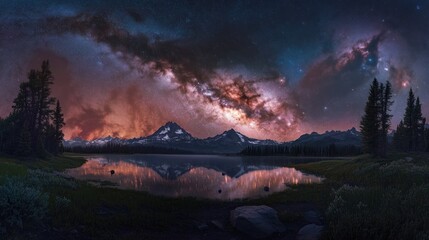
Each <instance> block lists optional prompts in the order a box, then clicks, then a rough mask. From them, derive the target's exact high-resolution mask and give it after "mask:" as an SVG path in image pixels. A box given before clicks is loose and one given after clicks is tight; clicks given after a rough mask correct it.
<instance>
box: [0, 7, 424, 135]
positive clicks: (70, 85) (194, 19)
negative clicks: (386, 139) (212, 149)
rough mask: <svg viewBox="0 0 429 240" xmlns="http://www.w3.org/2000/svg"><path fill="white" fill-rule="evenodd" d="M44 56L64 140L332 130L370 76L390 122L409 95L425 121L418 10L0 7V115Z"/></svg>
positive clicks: (357, 105)
mask: <svg viewBox="0 0 429 240" xmlns="http://www.w3.org/2000/svg"><path fill="white" fill-rule="evenodd" d="M43 59H49V60H50V62H51V66H52V71H53V73H54V77H55V84H54V86H53V94H54V95H55V96H56V97H57V98H59V99H60V101H61V103H62V105H63V110H64V113H65V118H66V124H67V125H66V127H65V129H64V131H65V137H66V138H73V137H82V138H85V139H93V138H97V137H105V136H108V135H111V136H116V137H126V138H131V137H139V136H144V135H148V134H151V133H152V132H154V131H155V130H156V129H157V128H158V127H160V126H161V125H162V124H164V123H165V122H167V121H175V122H177V123H178V124H179V125H181V126H182V127H184V128H185V129H187V130H188V131H189V132H190V133H191V134H192V135H194V136H196V137H201V138H203V137H208V136H212V135H214V134H218V133H219V132H222V131H224V130H226V129H229V128H235V129H236V130H238V131H240V132H242V133H244V134H246V135H248V136H250V137H255V138H262V139H266V138H271V139H275V140H281V141H283V140H292V139H294V138H296V137H298V136H300V135H301V134H303V133H307V132H312V131H319V132H321V131H326V130H331V129H339V130H344V129H348V128H351V127H357V126H358V124H359V120H360V116H361V115H362V113H363V107H364V104H365V100H366V97H367V91H368V88H369V84H370V82H371V81H372V79H373V78H374V77H376V78H378V79H379V80H380V81H381V82H384V81H386V80H389V81H391V83H392V85H393V88H394V95H395V99H394V100H395V103H394V105H393V107H392V112H393V114H394V115H395V117H394V119H393V124H394V125H396V124H397V122H398V120H399V119H400V118H401V117H402V115H403V111H404V107H405V101H406V95H407V92H408V90H409V88H410V87H412V88H413V89H414V90H415V92H416V94H417V95H418V96H420V97H421V100H422V104H423V113H424V115H425V116H429V105H428V103H429V95H428V94H426V93H427V92H428V90H429V86H428V81H429V79H428V77H427V76H429V68H427V66H428V64H429V2H428V1H425V0H380V1H369V0H363V1H351V0H350V1H348V0H347V1H344V0H328V1H310V0H301V1H298V0H285V1H256V0H255V1H157V0H153V1H113V0H98V1H97V0H94V1H84V0H69V1H60V0H52V1H46V0H40V1H28V0H27V1H24V0H16V1H0V96H1V98H0V116H3V117H4V116H7V114H8V113H9V112H10V111H11V104H12V101H13V99H14V97H15V96H16V93H17V90H18V86H19V83H20V82H22V81H25V80H26V75H27V72H28V71H29V70H30V69H31V68H37V67H39V65H40V64H41V61H42V60H43ZM426 105H428V106H426Z"/></svg>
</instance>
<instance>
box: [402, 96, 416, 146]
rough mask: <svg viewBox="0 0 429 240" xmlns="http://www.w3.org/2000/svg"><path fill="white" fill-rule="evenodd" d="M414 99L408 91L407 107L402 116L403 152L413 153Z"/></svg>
mask: <svg viewBox="0 0 429 240" xmlns="http://www.w3.org/2000/svg"><path fill="white" fill-rule="evenodd" d="M415 102H416V98H415V97H414V93H413V89H410V92H409V94H408V99H407V107H406V108H405V114H404V137H405V139H404V140H405V142H404V144H405V146H404V149H405V151H413V150H414V149H413V148H414V143H413V139H414V138H415V132H414V131H415V128H414V124H415V121H414V108H415Z"/></svg>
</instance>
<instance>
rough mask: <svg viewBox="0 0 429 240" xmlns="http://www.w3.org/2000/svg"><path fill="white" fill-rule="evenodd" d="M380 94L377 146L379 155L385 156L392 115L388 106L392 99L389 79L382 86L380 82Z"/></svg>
mask: <svg viewBox="0 0 429 240" xmlns="http://www.w3.org/2000/svg"><path fill="white" fill-rule="evenodd" d="M380 95H381V97H380V98H381V109H380V111H381V112H380V124H381V126H380V127H381V132H380V146H379V155H380V156H383V157H384V156H385V155H386V152H387V134H388V132H389V129H390V125H391V119H392V115H391V114H390V107H391V106H392V104H393V101H392V85H391V84H390V82H389V81H387V82H386V86H385V87H383V85H382V84H381V87H380Z"/></svg>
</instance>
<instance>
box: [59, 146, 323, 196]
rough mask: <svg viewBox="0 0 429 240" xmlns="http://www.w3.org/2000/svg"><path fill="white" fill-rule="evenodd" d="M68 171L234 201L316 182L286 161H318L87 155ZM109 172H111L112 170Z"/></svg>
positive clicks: (145, 187)
mask: <svg viewBox="0 0 429 240" xmlns="http://www.w3.org/2000/svg"><path fill="white" fill-rule="evenodd" d="M86 159H87V160H88V161H87V162H86V163H85V164H83V165H82V166H81V167H79V168H74V169H69V170H67V171H66V174H68V175H70V176H72V177H74V178H76V179H82V180H88V181H96V182H99V181H108V182H111V183H113V184H115V185H116V186H117V187H119V188H123V189H133V190H138V191H146V192H149V193H151V194H154V195H161V196H168V197H197V198H210V199H222V200H232V199H241V198H258V197H262V196H266V195H268V194H271V193H274V192H280V191H283V190H285V189H287V187H288V186H289V185H296V184H313V183H320V182H321V181H322V180H323V178H321V177H319V176H314V175H310V174H305V173H303V172H300V171H298V170H296V169H294V168H289V167H284V166H285V165H286V164H288V163H293V162H308V161H316V160H317V159H293V158H287V157H240V156H215V155H138V154H136V155H116V154H111V155H91V156H87V157H86ZM112 170H113V171H112Z"/></svg>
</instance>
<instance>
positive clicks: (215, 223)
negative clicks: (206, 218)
mask: <svg viewBox="0 0 429 240" xmlns="http://www.w3.org/2000/svg"><path fill="white" fill-rule="evenodd" d="M210 223H211V224H212V225H213V226H215V227H216V228H218V229H220V230H225V226H224V225H223V223H222V222H220V221H218V220H212V221H210Z"/></svg>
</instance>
